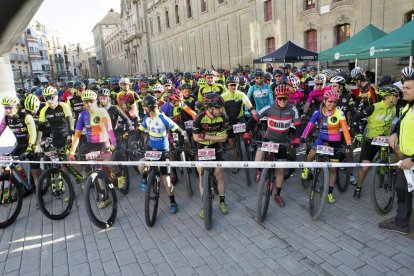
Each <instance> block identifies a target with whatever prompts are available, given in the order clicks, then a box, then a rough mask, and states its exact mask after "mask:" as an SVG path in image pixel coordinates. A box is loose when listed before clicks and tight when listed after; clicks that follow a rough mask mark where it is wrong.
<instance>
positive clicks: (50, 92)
mask: <svg viewBox="0 0 414 276" xmlns="http://www.w3.org/2000/svg"><path fill="white" fill-rule="evenodd" d="M57 94H58V91H57V90H56V88H54V87H53V86H48V87H46V88H45V89H43V91H42V95H43V96H44V97H47V96H53V95H57Z"/></svg>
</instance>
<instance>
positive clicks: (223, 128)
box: [193, 93, 229, 219]
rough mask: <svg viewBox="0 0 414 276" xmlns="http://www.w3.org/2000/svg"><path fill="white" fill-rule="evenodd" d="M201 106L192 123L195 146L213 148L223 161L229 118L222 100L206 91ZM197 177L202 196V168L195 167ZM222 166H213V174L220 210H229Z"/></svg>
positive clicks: (223, 212) (201, 211)
mask: <svg viewBox="0 0 414 276" xmlns="http://www.w3.org/2000/svg"><path fill="white" fill-rule="evenodd" d="M203 106H204V108H205V110H204V111H203V112H201V113H199V114H198V115H197V117H196V118H195V120H194V123H193V138H194V141H195V142H197V147H198V148H199V149H201V148H214V149H215V155H216V160H217V161H223V146H222V144H221V143H223V142H225V141H226V140H227V137H228V134H227V133H228V129H229V118H228V116H227V115H226V114H225V113H224V112H223V106H224V100H223V98H222V97H221V96H219V95H217V94H215V93H208V94H206V95H205V96H204V99H203ZM197 171H198V174H199V179H198V185H199V189H200V193H201V197H202V196H203V188H202V183H203V168H197ZM223 171H224V169H223V168H219V167H217V168H215V169H214V175H215V177H216V179H217V188H218V192H219V195H220V212H221V213H222V214H227V213H228V212H229V210H228V208H227V204H226V202H225V194H224V191H225V190H224V177H223ZM198 215H199V217H200V218H201V219H203V218H204V210H203V208H201V210H200V212H199V213H198Z"/></svg>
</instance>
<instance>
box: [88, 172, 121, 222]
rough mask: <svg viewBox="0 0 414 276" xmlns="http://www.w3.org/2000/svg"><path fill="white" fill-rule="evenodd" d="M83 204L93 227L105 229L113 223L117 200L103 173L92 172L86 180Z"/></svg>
mask: <svg viewBox="0 0 414 276" xmlns="http://www.w3.org/2000/svg"><path fill="white" fill-rule="evenodd" d="M84 202H85V209H86V213H87V214H88V217H89V219H90V220H91V222H92V223H93V224H94V225H95V226H97V227H99V228H101V229H107V228H109V227H111V226H112V224H113V223H114V222H115V219H116V214H117V211H118V199H117V197H116V193H115V189H114V186H113V184H111V183H109V180H108V178H107V177H106V175H105V174H104V172H103V171H97V172H93V173H91V174H90V175H89V177H88V178H87V179H86V187H85V195H84Z"/></svg>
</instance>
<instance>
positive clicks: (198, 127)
mask: <svg viewBox="0 0 414 276" xmlns="http://www.w3.org/2000/svg"><path fill="white" fill-rule="evenodd" d="M201 118H202V114H198V115H197V116H196V117H195V119H194V122H193V133H194V134H200V133H201Z"/></svg>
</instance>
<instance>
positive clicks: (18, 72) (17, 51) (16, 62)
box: [9, 32, 32, 88]
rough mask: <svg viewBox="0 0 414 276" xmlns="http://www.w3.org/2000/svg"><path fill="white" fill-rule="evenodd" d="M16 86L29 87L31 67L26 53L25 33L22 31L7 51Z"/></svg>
mask: <svg viewBox="0 0 414 276" xmlns="http://www.w3.org/2000/svg"><path fill="white" fill-rule="evenodd" d="M9 58H10V64H11V68H12V71H13V79H14V85H15V87H16V88H23V87H29V86H30V85H31V83H30V81H31V78H32V69H31V66H30V60H29V55H28V48H27V42H26V33H25V32H24V33H22V34H21V35H20V37H19V39H18V40H17V41H16V44H15V46H14V47H13V49H12V50H11V52H10V53H9Z"/></svg>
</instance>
